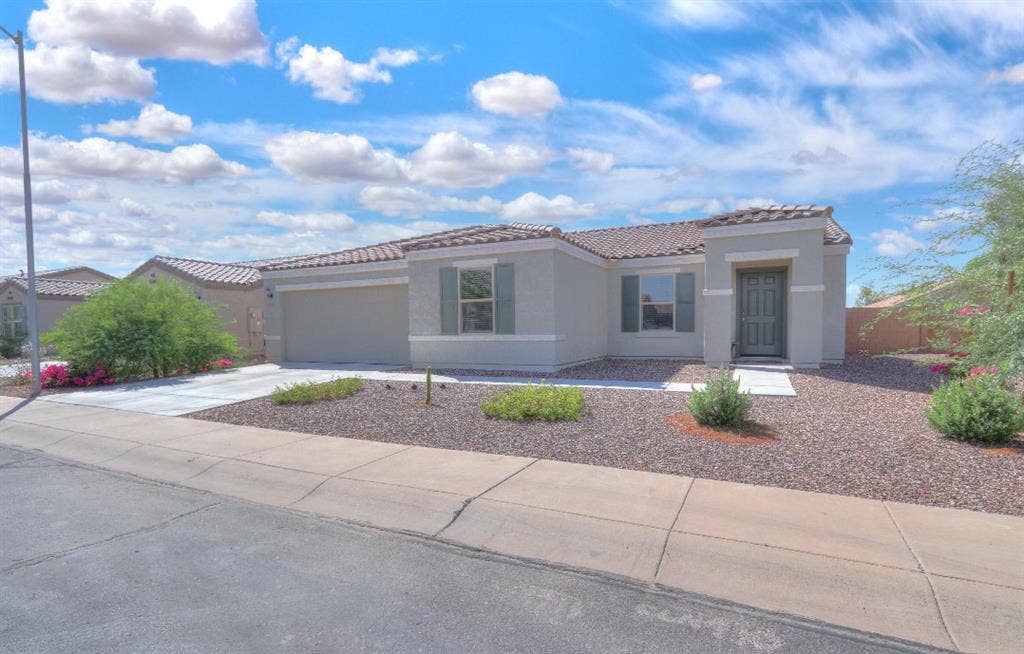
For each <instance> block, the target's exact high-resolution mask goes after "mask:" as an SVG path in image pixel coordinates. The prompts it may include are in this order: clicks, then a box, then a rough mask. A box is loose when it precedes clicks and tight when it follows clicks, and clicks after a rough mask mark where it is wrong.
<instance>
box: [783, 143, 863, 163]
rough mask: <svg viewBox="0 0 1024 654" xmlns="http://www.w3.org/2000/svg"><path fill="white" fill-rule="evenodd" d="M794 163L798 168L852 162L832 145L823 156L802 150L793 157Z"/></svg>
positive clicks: (825, 150) (822, 153) (824, 151)
mask: <svg viewBox="0 0 1024 654" xmlns="http://www.w3.org/2000/svg"><path fill="white" fill-rule="evenodd" d="M791 159H792V161H793V163H795V164H796V165H798V166H806V165H826V166H833V165H836V164H842V163H846V162H847V161H849V160H850V157H848V156H846V155H845V154H843V153H842V152H840V151H839V150H836V149H835V148H833V147H832V146H831V145H830V146H827V147H826V148H825V149H824V150H823V151H822V152H821V154H817V153H815V152H811V151H810V150H801V151H800V152H797V153H796V154H794V155H793V156H792V157H791Z"/></svg>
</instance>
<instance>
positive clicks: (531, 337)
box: [409, 334, 565, 343]
mask: <svg viewBox="0 0 1024 654" xmlns="http://www.w3.org/2000/svg"><path fill="white" fill-rule="evenodd" d="M564 340H565V334H411V335H410V336H409V342H410V343H440V342H463V343H469V342H506V343H508V342H513V343H514V342H554V341H564Z"/></svg>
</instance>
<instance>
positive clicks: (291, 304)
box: [261, 205, 852, 371]
mask: <svg viewBox="0 0 1024 654" xmlns="http://www.w3.org/2000/svg"><path fill="white" fill-rule="evenodd" d="M851 242H852V241H851V239H850V235H849V234H847V233H846V232H845V231H844V230H843V229H842V228H841V227H840V226H839V225H838V224H837V223H836V222H835V221H834V220H833V218H832V208H831V207H819V206H810V205H805V206H773V207H768V208H763V209H762V208H752V209H745V210H742V211H735V212H732V213H727V214H722V215H718V216H713V217H711V218H708V219H706V220H695V221H685V222H672V223H657V224H648V225H636V226H629V227H615V228H608V229H594V230H586V231H577V232H563V231H561V230H560V229H558V228H557V227H546V226H537V225H522V224H505V225H477V226H472V227H465V228H461V229H453V230H448V231H444V232H438V233H435V234H428V235H425V236H421V237H415V238H408V239H403V240H398V241H392V242H388V243H382V244H379V245H372V246H367V247H361V248H355V249H351V250H345V251H341V252H335V253H330V254H323V255H314V256H308V257H299V258H294V259H292V260H290V261H284V262H279V263H271V264H266V265H263V266H261V271H262V274H263V279H264V283H265V284H266V297H267V300H266V307H265V310H264V317H265V320H266V336H265V338H266V342H267V355H268V356H269V357H270V358H272V359H274V360H281V361H323V362H368V363H369V362H372V363H394V364H404V363H412V364H413V365H417V366H422V365H433V366H437V367H462V368H466V367H469V368H492V369H499V368H518V369H529V370H536V371H552V370H557V369H558V368H561V367H564V366H569V365H573V364H576V363H579V362H583V361H588V360H592V359H598V358H602V357H606V356H615V357H689V358H699V359H703V360H704V361H706V362H707V363H708V364H710V365H721V364H724V363H727V362H731V361H734V360H736V359H737V358H741V357H749V358H756V359H771V360H780V361H789V362H791V363H793V364H794V365H798V366H817V365H819V364H820V363H822V362H825V361H829V362H837V361H841V360H842V359H843V352H844V345H845V340H846V338H845V322H844V309H845V295H846V255H847V253H848V252H849V250H850V244H851Z"/></svg>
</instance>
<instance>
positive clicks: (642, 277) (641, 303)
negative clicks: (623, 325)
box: [637, 272, 676, 334]
mask: <svg viewBox="0 0 1024 654" xmlns="http://www.w3.org/2000/svg"><path fill="white" fill-rule="evenodd" d="M639 277H640V288H639V291H640V292H639V295H640V298H639V300H640V301H639V302H638V304H639V307H638V310H639V312H640V316H639V322H638V325H639V327H640V328H639V330H637V334H643V333H644V332H648V333H651V334H657V333H659V332H673V333H674V332H675V331H676V276H675V273H670V272H668V273H660V272H658V273H641V274H640V275H639ZM649 277H668V278H670V279H671V280H672V292H671V293H670V294H669V297H670V298H672V299H671V300H670V301H668V302H662V301H657V302H655V301H650V302H649V301H646V300H644V280H645V279H647V278H649ZM651 304H669V305H671V306H672V311H671V315H672V327H670V328H669V329H648V328H646V327H644V305H651Z"/></svg>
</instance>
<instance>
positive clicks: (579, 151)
mask: <svg viewBox="0 0 1024 654" xmlns="http://www.w3.org/2000/svg"><path fill="white" fill-rule="evenodd" d="M566 152H567V153H568V154H569V158H570V159H571V160H572V167H573V168H575V169H577V170H592V171H594V172H597V173H607V172H610V171H611V169H612V167H614V166H615V155H613V154H612V153H610V152H601V151H600V150H591V149H590V148H569V149H567V150H566Z"/></svg>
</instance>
